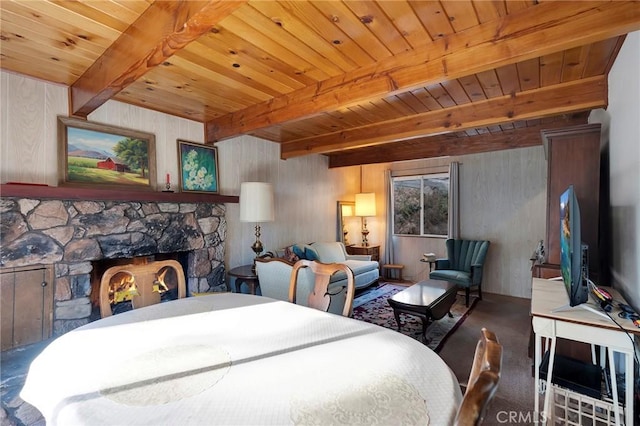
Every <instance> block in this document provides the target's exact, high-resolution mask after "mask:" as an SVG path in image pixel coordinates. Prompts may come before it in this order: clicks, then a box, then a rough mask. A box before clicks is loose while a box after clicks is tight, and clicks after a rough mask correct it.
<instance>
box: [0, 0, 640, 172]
mask: <svg viewBox="0 0 640 426" xmlns="http://www.w3.org/2000/svg"><path fill="white" fill-rule="evenodd" d="M0 25H1V27H0V29H1V39H0V41H1V44H0V59H1V61H2V62H1V68H2V69H5V70H7V71H11V72H15V73H20V74H25V75H28V76H32V77H36V78H39V79H43V80H47V81H50V82H55V83H60V84H64V85H67V86H69V87H70V93H71V102H70V104H71V105H70V115H74V116H78V117H86V116H87V115H88V114H90V113H91V112H92V111H93V110H95V109H96V108H97V107H99V106H100V105H102V104H103V103H104V102H106V101H107V100H109V99H115V100H118V101H121V102H126V103H130V104H134V105H138V106H142V107H145V108H151V109H154V110H157V111H162V112H165V113H168V114H172V115H176V116H180V117H185V118H189V119H192V120H196V121H200V122H202V123H205V129H206V130H205V132H206V135H205V136H206V140H207V143H215V142H216V141H219V140H223V139H228V138H232V137H235V136H238V135H241V134H251V135H255V136H257V137H260V138H263V139H267V140H270V141H273V142H276V143H279V144H280V147H281V157H282V158H284V159H286V158H292V157H296V156H302V155H308V154H316V153H320V154H326V155H328V156H329V165H330V167H339V166H348V165H357V164H368V163H378V162H387V161H400V160H409V159H416V158H427V157H437V156H443V155H459V154H464V153H477V152H487V151H493V150H499V149H508V148H514V147H522V146H531V145H535V144H540V143H541V142H540V137H539V132H540V130H541V129H545V128H553V127H558V126H567V125H572V124H582V123H584V122H586V116H587V113H588V111H589V110H591V109H594V108H599V107H605V106H606V105H607V73H608V71H609V69H610V67H611V65H612V63H613V61H614V60H615V57H616V55H617V52H618V50H619V49H620V46H621V45H622V42H623V40H624V36H625V34H627V33H628V32H631V31H635V30H638V29H640V3H638V2H633V1H612V2H595V1H581V2H577V1H569V2H557V1H553V2H552V1H549V2H547V1H535V0H533V1H531V0H509V1H505V0H496V1H469V0H457V1H407V0H389V1H387V0H376V1H373V0H358V1H351V0H349V1H346V0H334V1H326V0H321V1H301V0H291V1H264V0H255V1H254V0H249V1H228V0H211V1H184V2H182V1H153V0H110V1H95V0H80V1H66V0H15V1H9V0H2V1H1V2H0Z"/></svg>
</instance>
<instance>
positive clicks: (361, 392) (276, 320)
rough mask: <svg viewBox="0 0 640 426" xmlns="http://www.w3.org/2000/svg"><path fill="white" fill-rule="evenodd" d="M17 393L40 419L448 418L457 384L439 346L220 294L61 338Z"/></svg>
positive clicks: (262, 421)
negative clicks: (435, 350)
mask: <svg viewBox="0 0 640 426" xmlns="http://www.w3.org/2000/svg"><path fill="white" fill-rule="evenodd" d="M21 397H22V398H23V399H24V400H25V401H27V402H29V403H30V404H32V405H34V406H35V407H36V408H38V409H39V410H40V411H41V412H42V414H43V415H44V416H45V418H46V421H47V424H48V425H56V424H59V425H82V424H84V425H102V424H104V425H121V424H127V425H137V424H146V425H161V424H166V425H213V424H225V425H229V424H233V425H236V424H251V425H258V424H259V425H266V424H317V425H329V424H349V425H355V424H362V425H375V424H381V425H390V424H393V425H400V424H420V425H425V424H432V425H448V424H451V423H452V421H453V418H454V417H455V412H456V409H457V406H458V404H459V403H460V401H461V392H460V388H459V386H458V381H457V379H456V378H455V377H454V375H453V374H452V372H451V371H450V369H449V368H448V367H447V366H446V365H445V363H444V362H443V361H442V360H441V359H440V357H438V355H437V354H435V353H434V352H433V351H431V350H430V349H428V348H427V347H426V346H424V345H422V344H420V343H419V342H417V341H415V340H413V339H411V338H408V337H406V336H403V335H402V334H400V333H397V332H395V331H392V330H387V329H384V328H381V327H378V326H375V325H371V324H367V323H364V322H361V321H356V320H353V319H349V318H344V317H340V316H337V315H333V314H327V313H324V312H320V311H317V310H313V309H309V308H304V307H301V306H297V305H293V304H290V303H288V302H281V301H275V300H273V299H269V298H265V297H259V296H251V295H244V294H234V293H224V294H218V295H211V296H202V297H191V298H186V299H180V300H176V301H173V302H168V303H162V304H158V305H153V306H149V307H146V308H142V309H138V310H134V311H130V312H126V313H123V314H119V315H115V316H112V317H108V318H105V319H102V320H100V321H96V322H93V323H90V324H88V325H86V326H84V327H81V328H78V329H76V330H74V331H72V332H69V333H67V334H65V335H63V336H61V337H59V338H58V339H56V340H55V341H54V342H52V343H51V344H50V345H49V346H48V347H47V348H46V349H45V350H44V351H43V352H42V354H41V355H40V356H38V358H36V360H35V361H34V362H33V363H32V365H31V367H30V370H29V374H28V376H27V380H26V383H25V386H24V388H23V390H22V393H21Z"/></svg>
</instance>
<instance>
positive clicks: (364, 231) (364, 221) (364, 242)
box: [362, 218, 369, 247]
mask: <svg viewBox="0 0 640 426" xmlns="http://www.w3.org/2000/svg"><path fill="white" fill-rule="evenodd" d="M368 235H369V230H368V229H367V219H366V218H363V219H362V246H363V247H367V246H369V240H367V236H368Z"/></svg>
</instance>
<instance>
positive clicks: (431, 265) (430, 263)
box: [420, 257, 436, 272]
mask: <svg viewBox="0 0 640 426" xmlns="http://www.w3.org/2000/svg"><path fill="white" fill-rule="evenodd" d="M420 262H423V263H428V264H429V272H431V271H432V270H433V267H434V266H435V265H436V261H435V260H428V259H425V258H424V257H423V258H422V259H420Z"/></svg>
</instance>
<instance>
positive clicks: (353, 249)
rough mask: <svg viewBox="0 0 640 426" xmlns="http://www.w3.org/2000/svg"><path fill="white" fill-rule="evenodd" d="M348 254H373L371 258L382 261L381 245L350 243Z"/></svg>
mask: <svg viewBox="0 0 640 426" xmlns="http://www.w3.org/2000/svg"><path fill="white" fill-rule="evenodd" d="M346 248H347V253H348V254H367V255H370V256H371V260H375V261H377V262H380V246H379V245H377V246H358V245H355V244H353V245H350V246H347V247H346Z"/></svg>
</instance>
